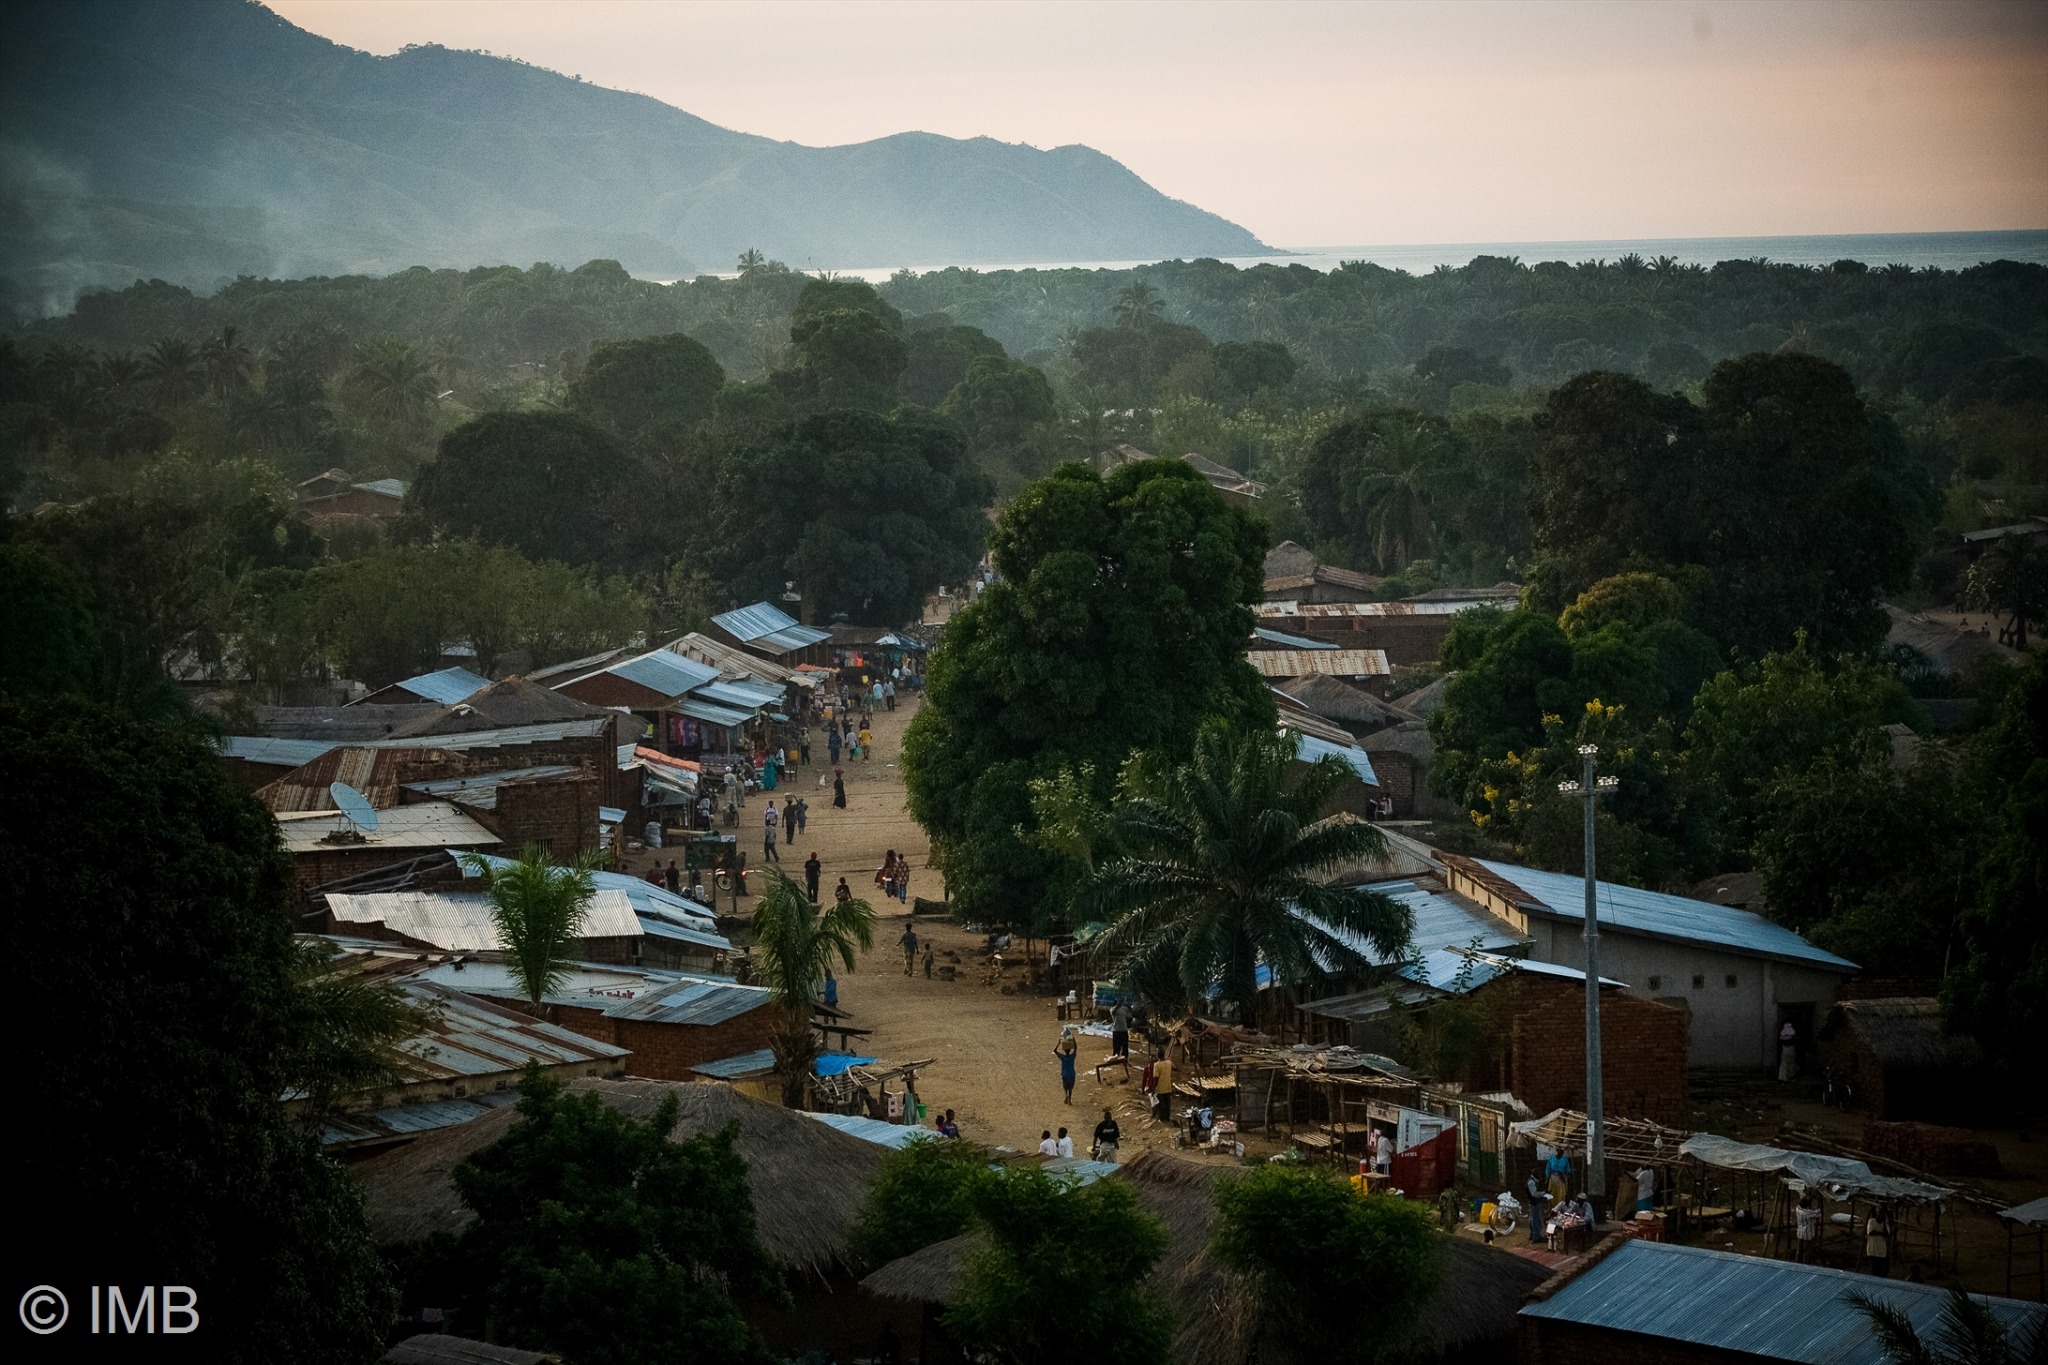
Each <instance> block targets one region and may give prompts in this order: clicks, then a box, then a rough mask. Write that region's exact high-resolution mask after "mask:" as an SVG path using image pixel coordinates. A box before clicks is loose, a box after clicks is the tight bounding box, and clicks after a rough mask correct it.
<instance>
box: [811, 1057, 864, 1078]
mask: <svg viewBox="0 0 2048 1365" xmlns="http://www.w3.org/2000/svg"><path fill="white" fill-rule="evenodd" d="M878 1060H880V1059H879V1058H876V1057H856V1056H854V1055H853V1054H852V1053H850V1052H821V1053H819V1054H818V1061H817V1064H816V1065H815V1066H813V1067H812V1068H811V1070H813V1071H815V1072H816V1073H817V1074H818V1075H820V1076H840V1075H844V1074H845V1072H846V1069H847V1068H848V1067H850V1066H866V1065H867V1064H868V1063H869V1062H873V1061H878Z"/></svg>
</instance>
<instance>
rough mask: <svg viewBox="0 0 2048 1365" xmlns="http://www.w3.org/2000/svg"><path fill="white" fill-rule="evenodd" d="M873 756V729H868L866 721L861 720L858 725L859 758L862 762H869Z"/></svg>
mask: <svg viewBox="0 0 2048 1365" xmlns="http://www.w3.org/2000/svg"><path fill="white" fill-rule="evenodd" d="M874 756H875V732H874V731H873V730H870V729H869V728H868V726H867V722H866V721H862V722H861V727H860V758H861V762H863V763H867V762H870V761H872V760H873V759H874Z"/></svg>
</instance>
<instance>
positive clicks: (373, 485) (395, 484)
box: [350, 479, 405, 498]
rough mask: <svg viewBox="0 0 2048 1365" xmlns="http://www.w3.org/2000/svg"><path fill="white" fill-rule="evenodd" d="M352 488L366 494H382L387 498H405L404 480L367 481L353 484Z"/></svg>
mask: <svg viewBox="0 0 2048 1365" xmlns="http://www.w3.org/2000/svg"><path fill="white" fill-rule="evenodd" d="M350 487H352V488H360V489H362V490H363V491H364V492H365V493H382V494H383V495H384V496H385V497H387V498H402V497H404V496H405V480H404V479H366V480H364V481H363V482H362V483H358V484H351V485H350Z"/></svg>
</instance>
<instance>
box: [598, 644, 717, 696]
mask: <svg viewBox="0 0 2048 1365" xmlns="http://www.w3.org/2000/svg"><path fill="white" fill-rule="evenodd" d="M600 671H601V672H605V673H610V674H611V675H613V676H614V677H619V678H624V679H625V680H626V681H627V682H632V683H638V684H640V686H642V687H644V688H646V689H647V690H648V691H650V692H654V693H657V694H658V695H660V696H663V697H669V698H674V697H680V696H682V695H683V693H685V692H688V691H690V690H691V689H692V688H696V687H702V686H703V685H704V684H705V683H708V682H713V681H715V680H716V679H717V677H718V670H717V669H715V668H713V667H712V666H711V665H710V664H700V663H698V662H697V661H696V660H695V659H690V658H685V657H684V656H683V655H681V654H672V653H670V652H669V651H668V650H665V649H657V650H655V651H653V652H652V653H649V654H642V655H641V656H640V657H639V658H637V659H628V660H626V661H625V662H624V663H621V664H613V665H612V666H611V667H610V668H607V669H601V670H600Z"/></svg>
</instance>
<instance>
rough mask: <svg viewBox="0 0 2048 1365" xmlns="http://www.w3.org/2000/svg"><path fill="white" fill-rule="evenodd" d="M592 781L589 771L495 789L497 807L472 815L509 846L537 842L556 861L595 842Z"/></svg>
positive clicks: (593, 776) (594, 788) (595, 802)
mask: <svg viewBox="0 0 2048 1365" xmlns="http://www.w3.org/2000/svg"><path fill="white" fill-rule="evenodd" d="M598 805H599V801H598V782H597V776H596V774H594V773H589V772H583V773H578V774H576V775H574V776H568V777H557V778H550V779H546V780H543V781H535V782H508V783H506V784H505V785H504V786H501V787H499V788H498V808H497V809H496V810H495V811H484V812H479V813H478V816H477V818H478V819H479V820H481V821H482V822H483V823H484V824H485V825H488V826H489V827H490V829H491V832H492V833H493V834H496V835H497V836H498V837H499V838H500V839H503V840H504V841H505V843H506V845H507V846H508V847H510V848H514V849H518V848H524V847H525V846H526V845H528V844H539V845H540V846H541V847H542V848H544V849H546V850H547V851H548V853H549V854H551V855H552V856H553V857H554V858H555V859H556V861H558V862H564V863H566V862H569V861H571V860H573V859H574V858H575V857H576V855H577V854H579V853H582V852H583V851H584V850H586V849H592V848H595V847H597V808H598Z"/></svg>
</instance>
